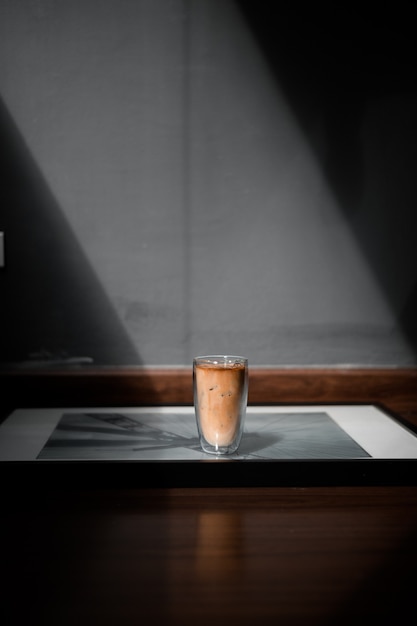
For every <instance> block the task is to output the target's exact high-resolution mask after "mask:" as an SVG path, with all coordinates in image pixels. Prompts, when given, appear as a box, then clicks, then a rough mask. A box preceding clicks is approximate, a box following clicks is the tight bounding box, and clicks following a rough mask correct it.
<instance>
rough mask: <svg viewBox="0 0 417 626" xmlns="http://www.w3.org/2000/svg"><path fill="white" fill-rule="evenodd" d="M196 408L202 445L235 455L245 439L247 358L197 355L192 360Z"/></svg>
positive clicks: (208, 450)
mask: <svg viewBox="0 0 417 626" xmlns="http://www.w3.org/2000/svg"><path fill="white" fill-rule="evenodd" d="M193 385H194V407H195V415H196V420H197V428H198V435H199V439H200V445H201V447H202V449H203V450H204V452H208V453H209V454H217V455H219V454H233V453H234V452H236V450H237V449H238V447H239V444H240V440H241V438H242V433H243V426H244V421H245V415H246V405H247V398H248V360H247V358H245V357H241V356H218V355H210V356H198V357H196V358H195V359H194V360H193Z"/></svg>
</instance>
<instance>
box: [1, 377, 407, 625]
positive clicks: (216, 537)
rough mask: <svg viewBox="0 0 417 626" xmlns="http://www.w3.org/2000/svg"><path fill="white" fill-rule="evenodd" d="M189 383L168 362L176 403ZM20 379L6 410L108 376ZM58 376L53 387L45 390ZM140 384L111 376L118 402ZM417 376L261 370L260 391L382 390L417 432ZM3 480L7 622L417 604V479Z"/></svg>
mask: <svg viewBox="0 0 417 626" xmlns="http://www.w3.org/2000/svg"><path fill="white" fill-rule="evenodd" d="M106 375H107V374H106ZM183 377H184V381H185V383H184V384H185V385H186V386H185V387H184V389H185V391H184V393H183V396H179V395H178V391H177V389H178V380H179V379H178V376H177V375H175V374H173V373H171V372H168V373H167V374H166V376H165V378H164V377H161V374H160V373H159V372H158V373H157V376H156V377H155V379H154V381H153V384H154V386H155V387H156V385H157V384H159V386H160V389H159V395H162V392H164V394H165V397H168V398H169V400H170V401H173V402H175V401H182V400H181V398H182V399H183V400H184V401H188V400H189V394H190V389H189V387H190V384H189V375H188V373H185V374H184V376H183ZM257 377H258V378H259V385H258V387H259V390H258V387H257V386H256V385H257V382H256V381H257ZM13 378H14V377H10V376H6V377H3V382H4V385H3V390H5V389H10V390H11V391H10V392H9V394H8V395H9V400H8V401H7V403H5V405H4V406H9V407H10V406H11V405H12V403H14V402H15V401H18V402H21V401H22V399H25V401H26V406H30V404H29V403H31V402H32V401H33V399H37V400H38V401H40V402H41V401H42V397H49V398H50V402H51V403H52V402H57V401H58V402H59V401H61V399H62V398H63V400H62V404H59V403H58V406H62V405H63V403H64V402H68V401H72V402H74V404H75V405H76V403H77V402H78V403H79V402H84V401H85V400H86V393H87V391H88V390H90V389H91V388H93V389H94V390H95V388H96V387H97V390H95V392H94V393H96V394H98V392H99V393H100V394H103V390H104V391H105V390H106V389H107V388H108V385H107V382H106V384H105V385H104V384H103V380H102V379H103V375H102V374H101V373H99V374H98V375H97V382H95V377H94V376H93V375H90V376H89V377H88V380H86V379H85V377H84V376H82V377H79V376H78V375H75V377H70V379H69V380H67V378H66V377H64V378H62V377H61V376H49V375H48V377H47V379H46V381H45V383H43V382H42V380H39V379H40V377H39V376H28V375H26V374H25V375H24V376H23V377H20V376H18V377H17V379H18V380H17V381H14V380H13ZM50 379H53V381H52V382H53V383H54V385H55V388H56V386H57V385H58V388H57V390H56V393H55V395H54V396H51V395H50V394H49V396H48V395H47V394H45V393H44V392H45V389H46V390H49V389H50V386H51V380H50ZM142 379H143V376H142V375H141V374H139V376H138V377H137V376H136V374H135V375H134V376H133V377H131V378H129V377H126V376H125V375H124V374H123V375H119V374H117V375H116V376H115V377H113V378H112V379H111V381H113V383H114V380H115V381H116V383H114V384H113V388H112V396H111V397H110V398H108V403H110V404H109V405H110V406H112V405H113V406H116V405H117V404H116V400H117V401H118V402H120V400H121V399H122V398H124V399H125V400H126V401H130V404H132V403H134V402H136V401H137V398H138V397H142V399H143V398H145V400H148V399H152V398H148V395H149V394H148V395H146V393H147V392H146V393H145V392H144V391H143V389H144V384H143V382H142ZM171 379H172V382H170V381H171ZM282 380H284V382H283V383H282V382H281V383H280V381H282ZM161 381H162V382H161ZM291 381H293V382H294V384H296V385H297V387H296V389H295V390H294V391H291V389H292V387H291ZM416 381H417V378H416V372H415V371H411V372H408V371H407V372H405V373H401V372H397V371H393V372H389V373H388V374H387V373H386V372H385V371H381V372H376V373H375V372H370V374H369V375H368V374H367V373H366V372H350V371H347V372H341V373H339V372H336V373H335V374H333V373H332V372H330V374H329V375H324V374H323V372H322V373H317V372H315V371H313V372H307V373H303V372H301V373H298V374H297V373H292V372H289V373H287V372H278V373H272V374H271V376H269V377H268V376H266V375H265V373H264V372H260V373H256V372H255V376H254V384H253V385H252V389H253V397H254V398H255V400H256V397H257V396H256V394H257V393H258V394H259V395H260V397H262V395H261V393H264V391H265V390H266V391H268V394H269V396H268V400H270V401H271V402H272V401H276V398H275V396H274V393H275V391H274V390H275V389H277V390H278V391H277V392H276V393H277V394H278V392H280V393H281V395H282V392H281V391H280V390H282V389H284V391H285V389H288V391H287V392H286V394H287V395H286V396H285V400H286V401H288V402H292V401H293V397H294V398H297V397H302V398H303V399H304V401H306V402H317V401H318V402H323V401H328V402H337V401H341V402H343V401H345V400H346V399H347V398H349V399H350V400H351V401H357V402H367V401H371V402H372V401H375V400H378V401H382V402H384V403H386V405H387V406H388V408H390V409H392V410H395V411H397V412H398V414H400V415H401V414H402V415H403V417H406V418H407V419H411V420H412V421H413V423H414V425H415V426H416V425H417V411H416V408H417V406H416V392H415V390H416ZM121 383H122V387H121V388H120V390H119V386H120V384H121ZM114 385H116V387H115V386H114ZM146 389H147V388H145V391H146ZM171 389H172V390H173V391H172V392H171V391H170V390H171ZM39 390H40V391H39ZM118 390H119V391H120V393H115V391H118ZM129 390H132V391H131V392H130V391H129ZM34 392H36V394H37V395H33V394H34ZM41 393H43V394H44V395H43V396H41ZM88 394H90V391H88ZM129 394H130V395H129ZM141 394H142V395H141ZM38 396H39V397H38ZM100 397H102V395H101V396H100ZM88 398H89V395H88V397H87V400H88ZM91 402H96V398H94V397H93V398H92V399H91ZM112 402H113V404H112ZM38 406H39V405H38ZM40 406H42V404H40ZM93 406H94V404H93ZM416 483H417V481H416V482H415V483H414V484H416ZM2 487H3V490H2V498H1V514H0V528H1V542H2V549H1V560H0V563H1V568H0V571H1V583H0V584H1V587H0V588H1V603H0V623H1V625H2V626H14V625H19V626H20V625H21V624H29V625H33V624H39V625H42V626H49V625H53V626H67V625H68V626H69V625H71V626H74V625H77V626H78V625H80V626H82V625H87V624H89V625H91V624H94V625H95V624H100V625H112V626H123V625H125V624H129V625H130V624H132V625H133V624H134V625H136V624H144V625H147V624H153V623H155V624H158V625H159V624H175V625H176V624H178V625H187V624H203V625H204V624H210V625H212V624H214V623H216V624H220V625H222V624H239V625H245V624H251V625H253V624H254V623H255V621H256V623H259V624H274V625H278V624H279V625H285V626H286V625H298V624H302V625H304V624H305V625H308V626H314V625H316V624H320V625H327V624H329V625H330V624H331V625H332V626H333V625H334V624H337V625H345V624H346V625H347V624H349V625H351V624H355V626H357V625H358V624H368V623H369V620H370V619H371V618H380V619H381V620H383V623H386V622H388V621H392V622H393V623H397V624H400V623H409V622H410V620H412V615H413V614H415V596H416V593H417V487H416V486H412V485H409V486H405V485H399V486H357V487H353V486H337V485H336V486H331V487H303V486H299V487H261V488H255V487H250V488H247V487H241V488H237V487H236V488H229V487H216V488H212V487H210V488H209V487H204V486H202V487H201V488H194V487H192V488H141V489H139V488H135V487H132V488H129V489H127V488H126V487H125V486H123V485H120V486H119V487H118V488H115V487H114V486H113V487H112V488H108V487H106V488H104V485H103V484H102V483H101V485H100V487H97V488H93V487H91V486H90V487H88V488H84V489H83V488H79V484H78V486H77V487H74V488H73V489H71V486H68V485H67V486H66V487H65V488H61V489H60V488H57V487H56V486H54V485H53V483H52V482H51V484H48V483H47V481H46V484H43V485H42V489H36V486H35V487H33V486H32V487H31V488H25V485H24V484H23V485H22V484H19V485H16V487H15V488H14V487H13V485H8V488H7V489H5V488H4V487H5V485H4V484H3V485H2ZM410 616H411V617H410Z"/></svg>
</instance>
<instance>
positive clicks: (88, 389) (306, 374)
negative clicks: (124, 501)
mask: <svg viewBox="0 0 417 626" xmlns="http://www.w3.org/2000/svg"><path fill="white" fill-rule="evenodd" d="M0 389H1V390H2V392H1V404H2V407H3V408H6V409H10V408H13V407H29V406H32V407H33V406H95V405H96V406H145V405H153V406H157V405H170V404H174V405H175V404H177V405H191V404H192V403H193V397H192V371H191V368H190V367H169V368H157V367H154V368H152V367H151V368H80V369H74V370H46V369H45V370H30V371H29V370H10V371H3V372H0ZM338 403H355V404H358V403H359V404H360V403H364V404H368V403H372V404H378V405H380V406H383V407H385V408H386V409H388V410H389V411H392V412H394V413H396V414H398V415H400V416H402V417H404V418H405V419H407V420H410V421H411V422H413V423H415V424H417V368H410V369H397V368H381V369H374V368H372V369H371V368H323V369H321V368H311V369H309V368H272V367H271V368H269V367H268V368H265V367H252V368H250V372H249V404H338Z"/></svg>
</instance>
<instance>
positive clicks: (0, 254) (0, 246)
mask: <svg viewBox="0 0 417 626" xmlns="http://www.w3.org/2000/svg"><path fill="white" fill-rule="evenodd" d="M5 262H6V261H5V256H4V233H0V267H4V266H5Z"/></svg>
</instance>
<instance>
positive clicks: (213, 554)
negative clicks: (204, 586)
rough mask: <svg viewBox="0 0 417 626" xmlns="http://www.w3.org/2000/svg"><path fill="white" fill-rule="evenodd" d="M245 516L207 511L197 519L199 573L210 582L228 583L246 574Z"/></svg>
mask: <svg viewBox="0 0 417 626" xmlns="http://www.w3.org/2000/svg"><path fill="white" fill-rule="evenodd" d="M243 554H244V551H243V529H242V516H241V515H240V514H239V513H236V512H233V511H203V512H201V513H199V516H198V522H197V545H196V551H195V573H196V575H197V576H198V578H199V580H200V581H202V582H206V583H219V584H221V583H224V582H226V581H228V580H230V579H231V578H232V579H234V578H236V576H238V575H240V574H241V573H242V568H243V565H244V563H243V559H242V555H243Z"/></svg>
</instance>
